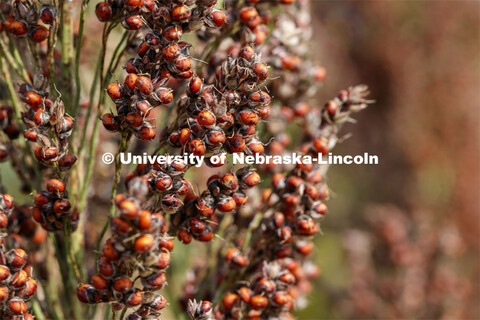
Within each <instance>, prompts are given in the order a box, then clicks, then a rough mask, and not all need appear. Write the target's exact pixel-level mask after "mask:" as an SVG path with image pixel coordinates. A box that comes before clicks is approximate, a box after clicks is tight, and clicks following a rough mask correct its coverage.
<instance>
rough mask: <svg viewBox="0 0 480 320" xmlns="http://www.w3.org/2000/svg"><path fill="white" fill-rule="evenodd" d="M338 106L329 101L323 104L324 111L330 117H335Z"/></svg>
mask: <svg viewBox="0 0 480 320" xmlns="http://www.w3.org/2000/svg"><path fill="white" fill-rule="evenodd" d="M338 108H339V106H338V103H336V102H335V101H334V100H330V101H328V102H327V103H326V104H325V109H326V110H327V112H328V113H329V114H330V115H332V116H333V115H335V114H336V113H337V110H338Z"/></svg>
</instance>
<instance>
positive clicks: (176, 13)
mask: <svg viewBox="0 0 480 320" xmlns="http://www.w3.org/2000/svg"><path fill="white" fill-rule="evenodd" d="M191 15H192V12H191V11H190V8H189V7H187V6H185V5H179V6H176V7H174V8H173V9H172V18H173V20H177V21H182V22H183V21H186V20H188V18H190V16H191Z"/></svg>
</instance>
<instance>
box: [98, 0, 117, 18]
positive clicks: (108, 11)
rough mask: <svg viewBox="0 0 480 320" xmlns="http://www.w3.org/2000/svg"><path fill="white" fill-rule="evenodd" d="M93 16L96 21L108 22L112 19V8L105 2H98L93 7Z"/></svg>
mask: <svg viewBox="0 0 480 320" xmlns="http://www.w3.org/2000/svg"><path fill="white" fill-rule="evenodd" d="M95 14H96V15H97V18H98V20H100V21H108V20H110V19H111V18H112V16H113V13H112V7H110V5H109V4H108V3H107V2H99V3H98V4H97V6H96V7H95Z"/></svg>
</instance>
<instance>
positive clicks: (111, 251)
mask: <svg viewBox="0 0 480 320" xmlns="http://www.w3.org/2000/svg"><path fill="white" fill-rule="evenodd" d="M103 254H104V256H105V257H106V258H107V259H108V260H110V261H116V260H118V259H119V258H120V253H119V252H118V250H117V249H116V248H115V245H114V243H113V240H112V239H111V238H110V239H109V241H107V242H106V243H105V244H104V245H103Z"/></svg>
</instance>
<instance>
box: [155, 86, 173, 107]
mask: <svg viewBox="0 0 480 320" xmlns="http://www.w3.org/2000/svg"><path fill="white" fill-rule="evenodd" d="M155 93H156V94H157V96H158V98H159V99H160V101H162V103H163V104H169V103H170V102H172V101H173V92H172V90H170V89H166V88H158V89H157V90H156V91H155Z"/></svg>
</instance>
